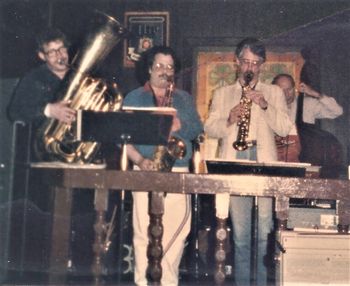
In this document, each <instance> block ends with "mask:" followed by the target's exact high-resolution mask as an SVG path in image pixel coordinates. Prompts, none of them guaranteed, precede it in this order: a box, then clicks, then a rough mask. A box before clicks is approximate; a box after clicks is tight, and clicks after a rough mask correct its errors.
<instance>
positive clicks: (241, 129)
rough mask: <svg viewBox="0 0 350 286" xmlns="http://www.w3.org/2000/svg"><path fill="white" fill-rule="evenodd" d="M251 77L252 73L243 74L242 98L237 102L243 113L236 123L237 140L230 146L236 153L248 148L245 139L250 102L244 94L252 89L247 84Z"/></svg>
mask: <svg viewBox="0 0 350 286" xmlns="http://www.w3.org/2000/svg"><path fill="white" fill-rule="evenodd" d="M253 77H254V74H253V73H252V72H247V73H245V74H244V85H243V86H242V96H241V100H240V102H239V103H240V104H241V105H242V106H243V111H242V112H241V115H240V119H239V121H238V123H237V125H238V133H237V139H236V141H235V142H233V144H232V146H233V148H234V149H236V150H237V151H244V150H246V149H247V148H248V143H247V138H248V135H249V125H250V111H251V107H252V100H251V99H249V98H247V97H246V93H247V92H248V91H249V90H251V89H252V88H251V86H250V85H249V84H250V82H251V81H252V79H253Z"/></svg>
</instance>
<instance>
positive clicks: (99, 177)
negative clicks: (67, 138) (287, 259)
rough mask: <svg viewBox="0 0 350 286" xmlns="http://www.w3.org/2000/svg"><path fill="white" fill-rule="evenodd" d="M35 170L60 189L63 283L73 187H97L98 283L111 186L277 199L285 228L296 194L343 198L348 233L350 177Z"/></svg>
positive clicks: (56, 260) (57, 236) (54, 252)
mask: <svg viewBox="0 0 350 286" xmlns="http://www.w3.org/2000/svg"><path fill="white" fill-rule="evenodd" d="M31 173H35V174H36V175H39V176H41V177H44V178H45V180H46V181H48V182H50V186H52V188H53V189H54V191H55V202H54V221H53V228H52V241H51V245H52V248H51V254H50V273H52V275H51V274H50V275H51V277H50V280H51V282H56V283H57V282H63V281H62V279H65V278H64V276H63V277H62V275H61V276H60V277H56V276H55V275H54V273H57V270H58V269H61V270H62V269H65V268H66V265H67V260H68V249H69V231H70V224H69V220H58V219H55V218H59V217H60V216H62V215H65V216H67V215H68V216H69V215H70V211H71V200H72V190H73V189H74V188H88V189H95V210H96V222H95V225H94V229H95V242H94V245H93V249H94V263H93V266H92V270H93V273H94V277H95V282H96V283H97V284H98V283H99V281H100V277H101V273H102V267H103V265H102V262H101V261H102V260H101V258H102V257H103V254H104V247H105V246H104V244H103V241H104V238H105V235H106V234H105V229H106V222H105V218H104V216H105V212H106V210H107V207H108V192H109V190H131V191H153V192H164V190H166V191H167V192H168V193H183V194H213V195H214V194H217V193H225V192H226V193H230V194H231V195H246V196H258V197H260V196H262V197H272V198H275V214H276V218H277V220H278V225H279V227H280V228H284V227H285V226H286V221H287V219H288V208H289V198H291V197H293V198H309V199H327V200H338V215H339V225H338V232H339V233H343V234H347V233H348V229H349V224H350V181H348V180H330V179H311V178H291V177H270V176H260V175H213V174H187V173H160V172H144V171H114V170H105V169H88V168H84V169H79V168H47V167H39V166H36V165H35V164H34V165H33V166H32V168H31ZM157 205H158V207H157ZM153 206H154V209H152V210H151V213H155V214H159V213H161V211H162V209H161V208H162V207H163V206H162V205H161V204H157V203H156V204H153ZM157 208H160V209H157ZM213 212H214V210H213ZM158 223H159V224H161V223H162V222H161V220H160V221H159V220H158ZM60 279H61V280H60ZM220 279H222V278H220ZM217 282H220V281H217Z"/></svg>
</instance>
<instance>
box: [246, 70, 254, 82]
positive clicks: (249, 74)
mask: <svg viewBox="0 0 350 286" xmlns="http://www.w3.org/2000/svg"><path fill="white" fill-rule="evenodd" d="M253 78H254V73H253V72H252V71H247V72H245V73H244V82H245V84H246V85H248V84H249V83H250V82H251V81H252V80H253Z"/></svg>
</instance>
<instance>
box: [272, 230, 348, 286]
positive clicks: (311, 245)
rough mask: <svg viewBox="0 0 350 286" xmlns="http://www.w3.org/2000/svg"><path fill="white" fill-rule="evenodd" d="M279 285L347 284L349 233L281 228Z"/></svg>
mask: <svg viewBox="0 0 350 286" xmlns="http://www.w3.org/2000/svg"><path fill="white" fill-rule="evenodd" d="M279 245H280V249H281V250H282V251H281V252H280V254H279V256H280V269H279V271H278V272H277V275H278V277H276V278H277V279H279V281H280V285H321V284H322V285H325V284H326V285H350V234H342V235H340V234H337V233H336V232H334V231H327V232H326V231H323V232H322V230H321V231H320V230H319V231H317V232H316V231H314V230H312V229H309V230H308V231H303V232H301V231H299V232H295V231H282V232H281V233H280V236H279Z"/></svg>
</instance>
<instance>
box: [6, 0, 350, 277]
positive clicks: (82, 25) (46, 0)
mask: <svg viewBox="0 0 350 286" xmlns="http://www.w3.org/2000/svg"><path fill="white" fill-rule="evenodd" d="M95 9H98V10H100V11H103V12H105V13H107V14H109V15H111V16H113V17H115V18H117V19H118V20H119V21H120V22H122V23H123V22H124V13H125V12H127V11H139V12H142V11H168V12H169V13H170V46H171V47H173V48H174V49H175V51H176V52H177V55H178V56H179V58H180V59H181V62H182V66H183V68H184V70H185V72H183V73H182V74H181V75H182V77H181V78H180V79H179V83H178V84H179V85H180V86H181V87H182V88H184V89H186V90H188V91H190V92H191V91H193V92H194V89H193V87H194V86H195V81H196V78H195V76H194V75H195V71H196V67H195V60H194V58H195V54H196V51H198V50H199V49H200V48H203V47H205V48H207V47H230V46H232V47H234V46H235V45H236V44H237V43H238V42H239V41H240V40H241V39H243V38H245V37H247V36H254V37H258V38H260V39H263V40H264V41H265V42H266V44H267V46H268V47H269V48H271V49H283V50H292V51H301V50H305V49H307V50H308V51H310V52H309V57H310V60H311V61H312V62H314V63H315V64H316V65H317V66H318V68H319V72H320V77H319V78H318V79H317V80H318V81H319V86H320V89H321V90H322V92H324V93H325V94H328V95H331V96H333V97H335V98H336V100H337V101H338V102H339V103H340V104H341V105H342V106H343V108H344V114H343V115H342V116H341V117H339V118H337V119H335V120H322V121H321V126H322V128H324V129H325V130H328V131H330V132H332V133H333V134H334V135H336V137H337V138H338V139H339V140H340V141H341V143H342V145H343V151H344V165H349V163H350V158H349V157H350V155H349V149H350V148H349V146H350V140H349V129H350V128H349V127H350V117H349V111H350V104H349V95H350V88H349V86H350V84H349V79H350V77H349V76H350V74H349V70H350V68H349V67H350V52H349V47H350V23H349V21H350V20H349V19H350V10H349V9H350V2H349V1H348V0H346V1H339V0H293V1H292V0H291V1H284V0H280V1H271V0H242V1H239V0H187V1H186V0H161V1H158V0H124V1H123V0H1V1H0V13H1V15H0V40H1V42H0V112H1V113H0V132H1V137H0V138H1V139H0V144H1V148H0V202H1V203H3V202H4V203H6V202H7V201H8V199H9V198H10V197H11V194H10V192H9V189H10V187H9V185H10V184H9V181H10V180H9V179H10V178H9V176H10V173H11V172H10V168H11V164H10V162H11V156H12V155H13V153H12V151H13V147H12V125H11V124H10V122H8V120H7V119H6V114H5V109H6V105H7V103H8V101H9V98H10V96H11V92H12V89H13V86H14V85H15V83H16V82H17V80H18V79H19V78H20V77H22V76H23V75H24V74H25V73H26V72H27V71H29V70H30V69H31V68H32V67H34V66H36V65H37V64H39V61H38V59H37V56H36V52H35V48H36V47H35V36H36V35H37V33H39V32H40V31H41V30H42V29H43V28H44V27H47V26H53V27H58V28H60V29H61V30H62V31H63V32H64V33H65V34H66V35H67V36H68V38H69V39H70V41H71V43H72V48H71V51H70V52H71V54H72V55H73V54H74V52H75V51H76V50H77V49H78V48H79V46H80V44H81V43H82V39H84V36H85V35H86V34H87V33H88V32H89V29H90V27H91V25H93V24H94V21H93V20H94V19H93V11H94V10H95ZM122 57H123V44H122V43H119V44H118V46H117V47H116V48H114V49H113V51H112V52H111V54H110V55H109V56H108V58H107V59H106V61H105V63H104V64H103V66H102V68H101V70H100V74H101V76H103V77H105V78H108V79H113V80H115V81H117V82H118V83H119V86H120V88H121V90H122V92H123V93H124V94H126V93H127V92H128V91H130V90H131V89H133V88H135V87H136V86H138V82H137V80H136V78H135V75H134V69H133V68H125V67H123V58H122ZM194 95H196V94H194ZM11 154H12V155H11ZM0 240H1V237H0ZM0 254H1V251H0ZM0 272H1V271H0ZM0 278H1V273H0ZM0 281H1V279H0Z"/></svg>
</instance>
